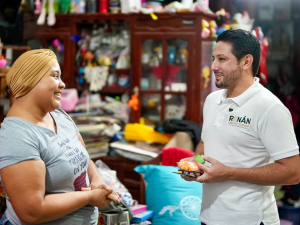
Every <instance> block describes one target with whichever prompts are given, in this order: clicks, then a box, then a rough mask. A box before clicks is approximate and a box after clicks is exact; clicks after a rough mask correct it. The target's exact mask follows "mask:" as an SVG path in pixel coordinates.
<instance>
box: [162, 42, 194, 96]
mask: <svg viewBox="0 0 300 225" xmlns="http://www.w3.org/2000/svg"><path fill="white" fill-rule="evenodd" d="M187 68H188V41H186V40H181V39H172V40H168V41H167V66H166V75H167V76H166V80H165V91H176V92H177V91H180V92H182V91H183V92H184V91H186V89H187Z"/></svg>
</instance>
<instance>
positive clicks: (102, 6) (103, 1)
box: [98, 0, 108, 13]
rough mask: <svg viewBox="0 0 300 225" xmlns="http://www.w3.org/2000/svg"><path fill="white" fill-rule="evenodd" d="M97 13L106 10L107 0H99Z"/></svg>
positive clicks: (105, 11)
mask: <svg viewBox="0 0 300 225" xmlns="http://www.w3.org/2000/svg"><path fill="white" fill-rule="evenodd" d="M98 6H99V13H107V11H108V2H107V0H99V4H98Z"/></svg>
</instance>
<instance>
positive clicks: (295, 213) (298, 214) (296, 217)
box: [278, 206, 300, 225]
mask: <svg viewBox="0 0 300 225" xmlns="http://www.w3.org/2000/svg"><path fill="white" fill-rule="evenodd" d="M278 212H279V218H280V219H285V220H289V221H292V222H293V223H294V225H299V224H300V208H295V207H293V206H278Z"/></svg>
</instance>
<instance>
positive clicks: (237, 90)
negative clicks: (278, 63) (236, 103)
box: [227, 77, 255, 98]
mask: <svg viewBox="0 0 300 225" xmlns="http://www.w3.org/2000/svg"><path fill="white" fill-rule="evenodd" d="M254 80H255V79H254V77H249V78H247V79H243V80H238V81H237V82H236V83H234V84H232V85H231V86H230V87H229V88H227V98H235V97H237V96H239V95H241V94H242V93H244V92H245V91H246V90H247V89H248V88H249V87H250V86H251V85H252V84H253V83H254Z"/></svg>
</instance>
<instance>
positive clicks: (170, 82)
mask: <svg viewBox="0 0 300 225" xmlns="http://www.w3.org/2000/svg"><path fill="white" fill-rule="evenodd" d="M157 36H159V35H157ZM157 36H156V37H157ZM156 37H153V38H149V36H148V37H147V36H146V35H144V38H141V42H140V43H141V49H140V54H139V57H140V60H141V61H140V62H141V67H140V68H141V69H140V71H139V73H140V76H139V79H140V80H139V84H138V85H139V99H140V106H141V108H140V113H139V116H140V117H143V118H144V119H145V122H146V124H149V125H151V124H154V123H155V122H156V121H163V120H165V119H185V118H186V115H187V108H188V107H189V105H188V104H191V103H188V102H187V96H188V90H189V88H191V84H192V82H193V81H192V80H191V77H192V76H190V77H189V74H188V73H189V69H188V68H189V62H190V59H189V57H188V55H189V54H188V53H189V51H191V49H190V47H191V46H192V45H191V44H190V40H191V39H190V38H189V37H188V35H161V36H159V38H156ZM190 64H192V63H190ZM189 108H191V107H189Z"/></svg>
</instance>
